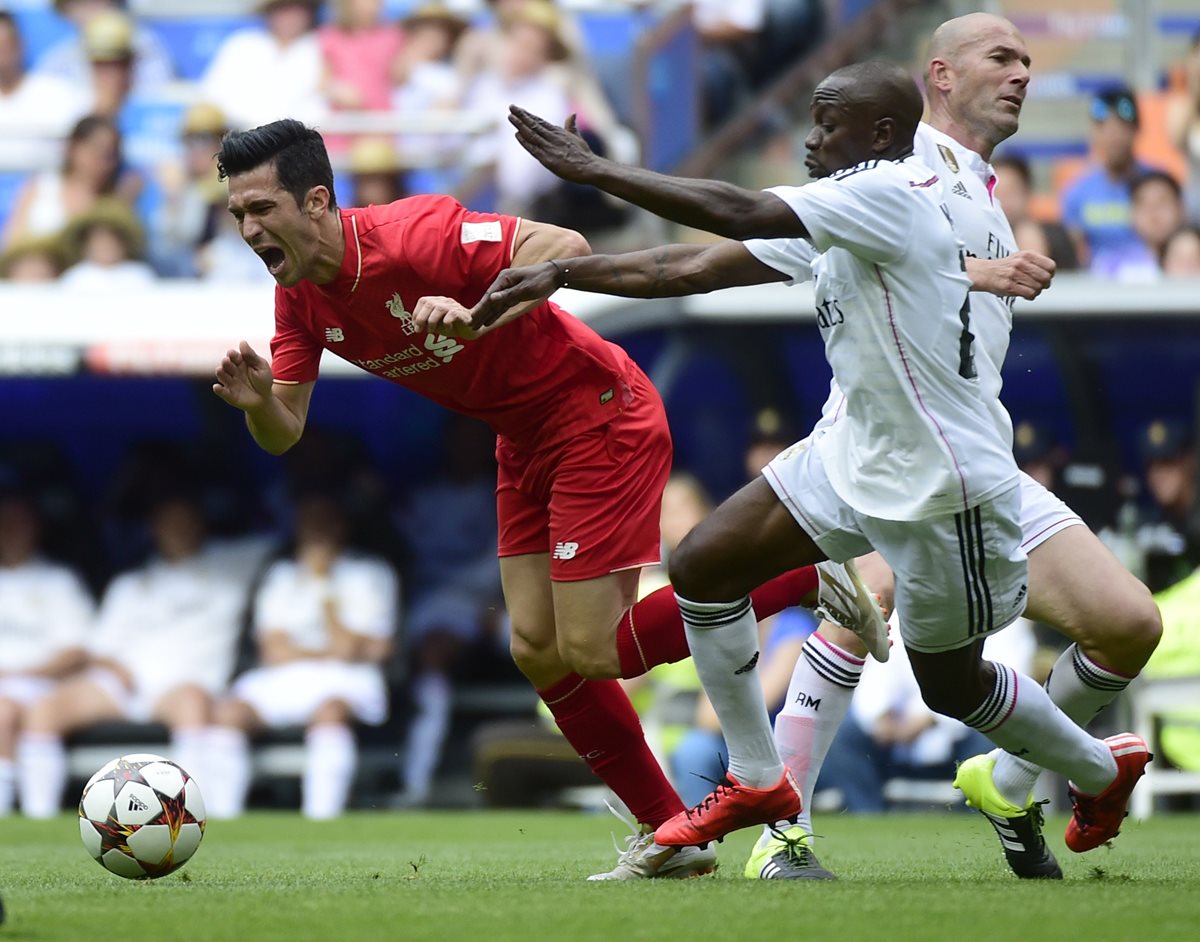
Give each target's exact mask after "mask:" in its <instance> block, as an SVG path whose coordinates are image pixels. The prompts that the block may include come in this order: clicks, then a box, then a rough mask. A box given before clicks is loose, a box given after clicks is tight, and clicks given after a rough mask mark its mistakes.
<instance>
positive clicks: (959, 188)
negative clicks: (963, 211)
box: [950, 180, 971, 200]
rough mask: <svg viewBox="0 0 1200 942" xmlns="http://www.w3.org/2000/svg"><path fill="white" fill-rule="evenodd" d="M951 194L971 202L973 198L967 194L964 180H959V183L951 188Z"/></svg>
mask: <svg viewBox="0 0 1200 942" xmlns="http://www.w3.org/2000/svg"><path fill="white" fill-rule="evenodd" d="M950 192H951V193H953V194H954V195H955V196H961V197H962V198H963V199H968V200H969V199H970V198H971V194H970V193H968V192H967V187H966V184H965V183H963V182H962V180H959V181H958V182H957V183H955V184H954V186H952V187H951V188H950Z"/></svg>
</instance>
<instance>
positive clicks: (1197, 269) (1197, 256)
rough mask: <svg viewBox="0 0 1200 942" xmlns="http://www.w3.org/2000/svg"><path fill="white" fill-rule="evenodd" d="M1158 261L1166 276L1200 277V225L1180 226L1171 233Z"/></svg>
mask: <svg viewBox="0 0 1200 942" xmlns="http://www.w3.org/2000/svg"><path fill="white" fill-rule="evenodd" d="M1159 261H1160V264H1161V265H1162V270H1163V274H1164V275H1166V276H1167V277H1168V278H1200V226H1182V227H1180V228H1179V229H1176V230H1175V231H1174V232H1173V233H1171V235H1169V236H1168V237H1167V241H1166V242H1164V243H1163V247H1162V255H1161V257H1160V259H1159Z"/></svg>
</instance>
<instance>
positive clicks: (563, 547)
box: [553, 543, 579, 559]
mask: <svg viewBox="0 0 1200 942" xmlns="http://www.w3.org/2000/svg"><path fill="white" fill-rule="evenodd" d="M577 552H579V544H578V543H555V544H554V554H553V557H554V559H574V558H575V554H576V553H577Z"/></svg>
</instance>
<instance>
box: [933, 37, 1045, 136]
mask: <svg viewBox="0 0 1200 942" xmlns="http://www.w3.org/2000/svg"><path fill="white" fill-rule="evenodd" d="M1029 65H1030V59H1029V51H1028V49H1027V48H1026V46H1025V40H1024V39H1023V38H1022V37H1021V33H1020V31H1019V30H1018V29H1017V28H1016V26H1014V25H1013V24H1012V23H1011V22H1009V21H1008V20H1006V19H1004V17H1002V16H993V15H992V14H990V13H969V14H967V15H966V16H959V17H955V18H954V19H952V20H947V21H946V22H945V23H943V24H942V25H941V26H939V27H938V28H937V29H936V30H934V33H933V36H932V38H931V39H930V41H929V64H928V67H927V69H926V76H925V79H926V80H925V91H926V94H927V95H928V97H929V113H930V123H931V124H933V126H934V127H936V128H937V129H938V130H939V131H942V132H943V133H946V134H949V135H950V136H951V137H953V138H955V139H956V140H958V141H959V143H961V144H963V145H964V146H966V147H969V148H970V149H971V150H974V151H976V152H977V153H979V154H981V155H982V156H983V157H984V158H989V159H990V156H991V153H992V150H993V149H994V148H995V146H996V145H997V144H998V143H999V142H1000V141H1003V140H1004V139H1005V138H1007V137H1009V136H1010V135H1012V134H1014V133H1016V130H1017V124H1018V120H1019V118H1020V114H1021V107H1022V105H1023V104H1024V102H1025V91H1026V88H1027V86H1028V85H1029Z"/></svg>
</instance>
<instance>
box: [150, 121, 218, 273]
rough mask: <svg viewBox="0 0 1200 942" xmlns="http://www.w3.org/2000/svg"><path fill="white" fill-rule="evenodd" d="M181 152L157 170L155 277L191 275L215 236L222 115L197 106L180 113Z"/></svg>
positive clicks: (154, 224) (154, 229)
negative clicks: (199, 255) (201, 254)
mask: <svg viewBox="0 0 1200 942" xmlns="http://www.w3.org/2000/svg"><path fill="white" fill-rule="evenodd" d="M180 130H181V132H182V133H181V140H182V143H183V153H182V154H181V155H180V156H179V157H178V158H177V159H172V160H169V161H165V162H164V163H162V164H161V165H160V166H159V167H158V173H157V176H158V185H159V189H160V191H161V193H162V199H161V201H160V202H159V204H158V206H157V209H156V210H155V213H154V217H153V219H152V221H151V227H150V228H151V232H152V234H153V239H152V242H151V259H152V261H153V263H154V267H155V269H156V270H157V271H158V272H159V274H162V275H167V276H169V277H181V278H183V277H194V276H195V275H197V274H198V271H199V266H198V264H197V252H198V251H199V249H200V247H201V246H202V245H204V244H205V243H206V242H208V241H210V240H211V239H212V238H214V236H215V235H216V233H217V231H218V229H219V227H220V226H221V222H222V220H221V218H220V217H222V216H228V215H229V212H228V210H226V208H225V187H223V186H222V185H221V183H220V182H219V181H218V180H217V167H216V153H217V151H218V150H220V147H221V136H222V135H223V134H224V133H225V132H226V131H227V130H229V122H228V121H226V119H225V113H224V112H223V111H222V110H221V109H220V108H218V107H217V106H216V105H212V104H208V103H207V102H198V103H197V104H194V105H192V106H191V107H190V108H188V110H187V111H186V112H185V113H184V116H183V123H182V126H181V128H180Z"/></svg>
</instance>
